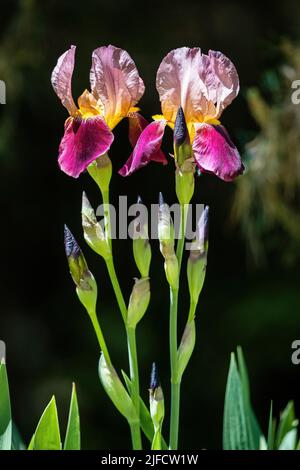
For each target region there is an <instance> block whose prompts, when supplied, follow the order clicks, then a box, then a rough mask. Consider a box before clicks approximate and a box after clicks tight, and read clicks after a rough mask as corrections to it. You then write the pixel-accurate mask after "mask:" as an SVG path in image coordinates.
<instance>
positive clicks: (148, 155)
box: [119, 120, 167, 176]
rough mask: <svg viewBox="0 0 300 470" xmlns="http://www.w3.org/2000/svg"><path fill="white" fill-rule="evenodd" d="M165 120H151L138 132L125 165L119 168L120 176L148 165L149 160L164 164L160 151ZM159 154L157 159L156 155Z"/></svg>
mask: <svg viewBox="0 0 300 470" xmlns="http://www.w3.org/2000/svg"><path fill="white" fill-rule="evenodd" d="M165 127H166V122H165V121H163V120H161V121H153V122H151V124H149V125H148V126H147V127H145V129H144V130H143V131H142V133H141V134H140V136H139V138H138V140H137V143H136V146H135V147H134V150H133V152H132V154H131V155H130V157H129V158H128V160H127V162H126V163H125V165H124V166H123V167H122V168H121V169H120V170H119V174H120V175H121V176H129V175H131V174H132V173H133V172H134V171H136V170H138V169H139V168H142V167H143V166H145V165H148V163H150V161H152V160H155V161H159V162H160V163H163V164H166V163H167V160H166V158H165V156H164V154H163V153H162V152H161V153H159V151H160V147H161V143H162V139H163V135H164V131H165ZM158 155H159V158H160V159H159V160H157V156H158Z"/></svg>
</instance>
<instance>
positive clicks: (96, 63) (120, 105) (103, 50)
mask: <svg viewBox="0 0 300 470" xmlns="http://www.w3.org/2000/svg"><path fill="white" fill-rule="evenodd" d="M90 82H91V90H92V93H93V95H94V96H95V98H97V99H98V100H99V101H100V102H101V104H102V106H103V113H104V116H105V120H106V122H107V124H108V126H109V127H110V128H111V129H112V128H113V127H115V126H116V125H117V124H118V122H119V121H120V120H121V119H122V118H124V117H126V116H127V115H128V113H129V110H130V108H131V107H133V106H134V105H135V104H136V103H137V102H138V101H139V100H140V98H141V97H142V96H143V94H144V90H145V87H144V83H143V80H142V79H141V78H140V76H139V73H138V70H137V68H136V66H135V63H134V62H133V60H132V58H131V57H130V55H129V54H128V53H127V52H126V51H124V50H123V49H120V48H118V47H114V46H111V45H110V46H107V47H106V46H104V47H99V48H98V49H96V50H94V52H93V54H92V67H91V71H90Z"/></svg>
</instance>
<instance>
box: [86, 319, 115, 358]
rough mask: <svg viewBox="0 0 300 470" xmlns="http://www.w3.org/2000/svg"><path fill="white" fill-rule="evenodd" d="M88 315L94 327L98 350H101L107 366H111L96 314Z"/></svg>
mask: <svg viewBox="0 0 300 470" xmlns="http://www.w3.org/2000/svg"><path fill="white" fill-rule="evenodd" d="M88 313H89V316H90V318H91V320H92V324H93V327H94V330H95V333H96V336H97V339H98V343H99V346H100V349H101V351H102V353H103V355H104V357H105V361H106V362H107V364H111V360H110V356H109V353H108V349H107V346H106V342H105V339H104V336H103V333H102V330H101V327H100V324H99V320H98V317H97V314H96V312H88Z"/></svg>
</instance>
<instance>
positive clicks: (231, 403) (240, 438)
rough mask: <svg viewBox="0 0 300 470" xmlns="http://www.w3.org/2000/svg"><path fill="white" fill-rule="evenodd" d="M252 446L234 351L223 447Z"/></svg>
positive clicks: (231, 361)
mask: <svg viewBox="0 0 300 470" xmlns="http://www.w3.org/2000/svg"><path fill="white" fill-rule="evenodd" d="M250 448H251V447H250V439H249V430H248V426H247V416H246V410H245V401H244V395H243V389H242V383H241V379H240V376H239V373H238V369H237V366H236V361H235V357H234V354H233V353H232V354H231V360H230V367H229V373H228V378H227V385H226V393H225V405H224V422H223V449H224V450H248V449H250Z"/></svg>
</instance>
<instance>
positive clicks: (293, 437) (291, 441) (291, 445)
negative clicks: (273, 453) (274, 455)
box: [278, 429, 297, 450]
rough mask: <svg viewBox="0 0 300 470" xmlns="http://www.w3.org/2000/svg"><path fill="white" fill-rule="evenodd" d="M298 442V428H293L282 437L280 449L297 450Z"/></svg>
mask: <svg viewBox="0 0 300 470" xmlns="http://www.w3.org/2000/svg"><path fill="white" fill-rule="evenodd" d="M296 443H297V429H291V430H290V431H289V432H288V433H287V434H286V435H285V436H284V438H283V439H282V441H281V444H280V446H279V447H278V450H295V447H296Z"/></svg>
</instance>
